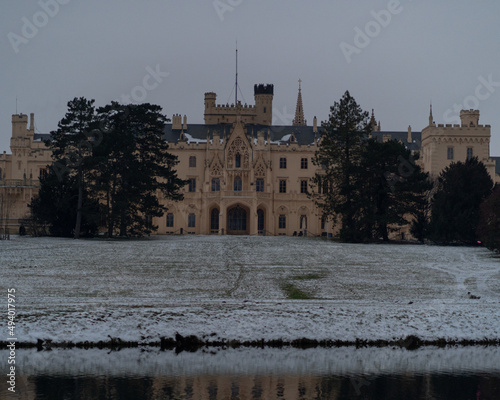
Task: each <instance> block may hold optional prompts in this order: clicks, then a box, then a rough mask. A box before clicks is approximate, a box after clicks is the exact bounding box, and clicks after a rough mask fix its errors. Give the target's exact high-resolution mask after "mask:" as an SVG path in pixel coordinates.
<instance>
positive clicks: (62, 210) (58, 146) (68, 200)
mask: <svg viewBox="0 0 500 400" xmlns="http://www.w3.org/2000/svg"><path fill="white" fill-rule="evenodd" d="M166 122H167V118H166V117H165V116H164V115H162V114H161V107H159V106H156V105H151V104H139V105H120V104H118V103H116V102H113V103H111V104H110V105H106V106H105V107H101V108H98V109H96V108H95V107H94V100H87V99H85V98H75V99H73V100H72V101H70V102H68V111H67V113H66V115H65V116H64V118H63V119H61V121H60V122H59V123H58V129H57V130H56V131H53V132H51V135H50V136H51V137H50V140H48V141H47V142H46V144H47V146H49V147H50V148H51V150H52V158H53V160H54V161H53V164H52V165H51V166H50V168H48V172H47V174H46V175H45V176H44V177H42V179H41V186H40V191H39V196H38V197H36V198H35V199H33V201H32V202H31V204H30V208H31V214H32V218H31V225H34V226H46V227H48V230H49V233H50V234H52V235H55V236H67V237H71V236H74V237H75V238H78V237H80V235H84V236H92V235H95V234H96V233H97V231H98V229H99V228H104V229H105V231H106V232H107V235H108V236H109V237H111V236H114V235H120V236H130V235H144V234H150V233H151V232H154V231H155V230H156V229H157V227H156V226H154V225H153V224H152V221H153V217H160V216H162V215H163V213H164V212H165V210H166V207H165V206H164V205H163V204H161V203H160V201H159V199H158V194H159V193H162V194H163V197H164V198H166V199H171V200H180V199H182V194H181V193H180V188H181V187H182V186H183V185H184V184H185V182H184V181H183V180H181V179H179V178H178V177H177V174H176V171H175V165H176V164H177V159H176V157H174V156H173V155H171V154H169V153H168V151H167V150H168V145H167V143H166V142H165V141H164V140H163V132H164V126H165V123H166ZM38 231H40V229H38Z"/></svg>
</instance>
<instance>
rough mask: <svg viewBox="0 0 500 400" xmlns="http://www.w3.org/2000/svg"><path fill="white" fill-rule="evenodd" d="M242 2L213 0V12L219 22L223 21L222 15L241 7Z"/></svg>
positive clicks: (237, 0)
mask: <svg viewBox="0 0 500 400" xmlns="http://www.w3.org/2000/svg"><path fill="white" fill-rule="evenodd" d="M241 3H243V0H214V2H213V3H212V5H213V6H214V9H215V12H216V13H217V15H218V16H219V19H220V21H221V22H223V21H224V14H226V13H228V12H233V11H234V9H235V8H236V7H238V6H239V5H241Z"/></svg>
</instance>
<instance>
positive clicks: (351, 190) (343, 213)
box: [312, 91, 371, 241]
mask: <svg viewBox="0 0 500 400" xmlns="http://www.w3.org/2000/svg"><path fill="white" fill-rule="evenodd" d="M370 129H371V127H370V124H369V120H368V112H366V111H363V110H362V109H361V107H360V106H359V105H358V104H357V103H356V101H355V100H354V98H353V97H351V95H350V93H349V92H348V91H346V92H345V93H344V95H343V97H342V98H341V99H340V101H339V102H335V103H334V105H333V106H332V107H331V108H330V116H329V120H328V122H327V123H325V124H324V132H323V134H322V137H321V142H320V146H319V149H318V151H317V152H316V154H315V157H314V160H313V162H314V164H315V165H318V166H321V167H322V168H323V172H322V173H320V174H316V176H315V178H314V179H313V183H314V184H316V185H318V187H323V193H322V194H321V193H317V194H316V195H313V196H312V197H313V199H314V200H315V203H316V204H317V205H318V206H319V207H320V208H321V209H322V211H323V215H325V216H329V217H332V218H333V219H335V218H336V216H340V218H341V222H342V228H341V230H340V238H341V239H342V240H345V241H358V240H359V239H360V237H359V230H358V227H357V224H356V213H357V199H359V195H360V192H359V180H358V178H359V175H360V174H359V168H360V160H361V155H362V153H363V146H364V142H365V139H366V137H367V134H368V132H370ZM325 188H328V189H327V190H325Z"/></svg>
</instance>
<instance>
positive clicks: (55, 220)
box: [29, 169, 99, 237]
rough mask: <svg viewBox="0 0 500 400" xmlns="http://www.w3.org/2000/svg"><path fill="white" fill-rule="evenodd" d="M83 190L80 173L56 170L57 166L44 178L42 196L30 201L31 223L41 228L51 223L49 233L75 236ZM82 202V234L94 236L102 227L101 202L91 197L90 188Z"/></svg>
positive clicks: (41, 182) (41, 185)
mask: <svg viewBox="0 0 500 400" xmlns="http://www.w3.org/2000/svg"><path fill="white" fill-rule="evenodd" d="M79 193H80V187H79V182H78V177H77V175H74V174H70V173H69V172H68V171H66V172H64V173H61V171H59V172H58V173H56V172H55V170H53V169H51V170H49V172H48V173H47V175H46V176H44V177H42V178H41V179H40V189H39V192H38V196H37V197H35V198H34V199H33V200H32V201H31V203H30V204H29V207H30V209H31V217H30V218H31V221H30V224H31V225H34V226H39V227H43V226H45V225H48V227H49V233H50V234H51V235H53V236H62V237H73V236H74V229H75V219H76V215H77V213H78V208H77V205H78V203H79ZM82 204H83V213H82V214H83V216H82V220H81V224H80V227H81V235H82V236H87V237H89V236H94V235H95V234H96V232H97V227H98V219H99V204H98V202H97V201H96V200H94V199H91V198H90V196H89V193H88V192H87V190H84V192H83V198H82ZM32 234H36V232H32Z"/></svg>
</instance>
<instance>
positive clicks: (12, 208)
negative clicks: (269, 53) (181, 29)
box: [0, 81, 500, 236]
mask: <svg viewBox="0 0 500 400" xmlns="http://www.w3.org/2000/svg"><path fill="white" fill-rule="evenodd" d="M273 95H274V86H273V85H262V84H260V85H255V86H254V100H255V105H246V104H245V105H242V104H241V102H237V103H236V104H232V105H229V104H226V105H218V104H216V99H217V97H216V94H215V93H213V92H209V93H205V112H204V124H188V123H187V117H186V116H184V117H182V116H181V115H174V116H173V117H172V123H171V124H168V125H166V127H165V140H166V141H167V142H168V143H169V149H170V150H169V151H170V152H171V153H172V154H174V155H175V156H177V157H178V160H179V164H178V165H177V173H178V176H179V177H180V178H182V179H186V180H188V182H189V183H188V184H187V185H186V186H185V187H184V189H183V190H184V200H183V201H181V202H168V201H166V200H164V202H165V203H164V204H165V205H167V207H168V211H167V212H166V213H165V215H164V216H163V217H161V218H158V219H156V220H155V221H153V222H154V224H155V225H158V227H159V229H158V233H159V234H219V235H223V234H243V235H257V234H261V235H287V236H291V235H317V236H327V235H330V234H332V233H334V232H335V230H336V229H338V227H336V226H334V224H333V222H332V221H328V220H326V219H324V218H322V216H321V212H320V210H319V209H318V208H317V207H316V206H315V205H314V203H313V201H312V200H311V199H310V198H309V197H308V192H309V191H311V190H320V188H313V187H312V186H311V182H312V178H313V177H314V176H315V174H316V173H317V172H320V169H318V167H317V166H315V165H313V162H312V160H313V157H314V154H315V152H316V150H317V149H318V144H319V140H320V136H321V132H320V131H321V127H319V128H318V126H317V120H316V117H314V120H313V124H312V126H308V125H307V124H306V120H305V119H304V112H303V104H302V95H301V87H300V81H299V93H298V97H297V107H296V112H295V118H294V119H293V123H292V125H273V119H272V117H273ZM460 117H461V124H460V125H442V124H439V125H436V124H435V123H434V121H433V117H432V108H431V111H430V115H429V123H428V125H427V126H426V127H425V128H424V129H423V130H422V131H421V132H412V130H411V127H408V130H407V131H383V130H381V127H380V122H378V124H377V122H376V120H375V117H374V115H373V111H372V126H373V132H372V137H374V138H375V139H376V140H379V141H387V140H398V141H401V142H402V143H403V144H404V145H405V146H406V147H407V148H408V149H410V150H411V151H412V152H419V153H420V159H419V160H418V161H417V162H418V163H419V164H420V165H421V166H422V168H423V169H424V171H426V172H429V173H430V174H431V176H434V177H436V176H437V175H439V173H440V172H441V171H442V169H443V168H445V167H446V166H447V165H449V164H450V163H451V162H454V161H465V160H466V159H467V158H470V157H474V156H477V157H478V158H479V160H480V161H482V162H483V163H484V164H485V165H486V167H487V169H488V171H489V173H490V174H491V176H492V179H493V181H495V182H497V181H500V179H499V177H500V175H498V174H497V173H496V171H495V168H496V160H495V159H494V158H492V157H490V155H489V143H490V139H491V127H490V126H489V125H479V111H478V110H463V111H462V112H461V114H460ZM48 138H49V135H48V134H38V133H35V132H34V115H33V114H31V119H30V125H29V127H28V117H27V116H26V115H24V114H19V115H17V114H16V115H13V116H12V137H11V152H12V154H7V153H6V152H5V151H4V152H3V154H0V233H1V232H2V230H3V232H10V233H16V232H17V231H18V228H19V220H20V219H21V218H23V217H25V216H26V215H27V214H28V204H29V202H30V201H31V198H32V197H33V196H35V195H36V194H37V192H38V188H39V177H40V176H42V175H43V174H44V173H45V171H46V168H47V165H49V164H50V163H51V153H50V150H49V149H48V148H47V147H46V146H45V145H44V143H43V140H44V139H48Z"/></svg>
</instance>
